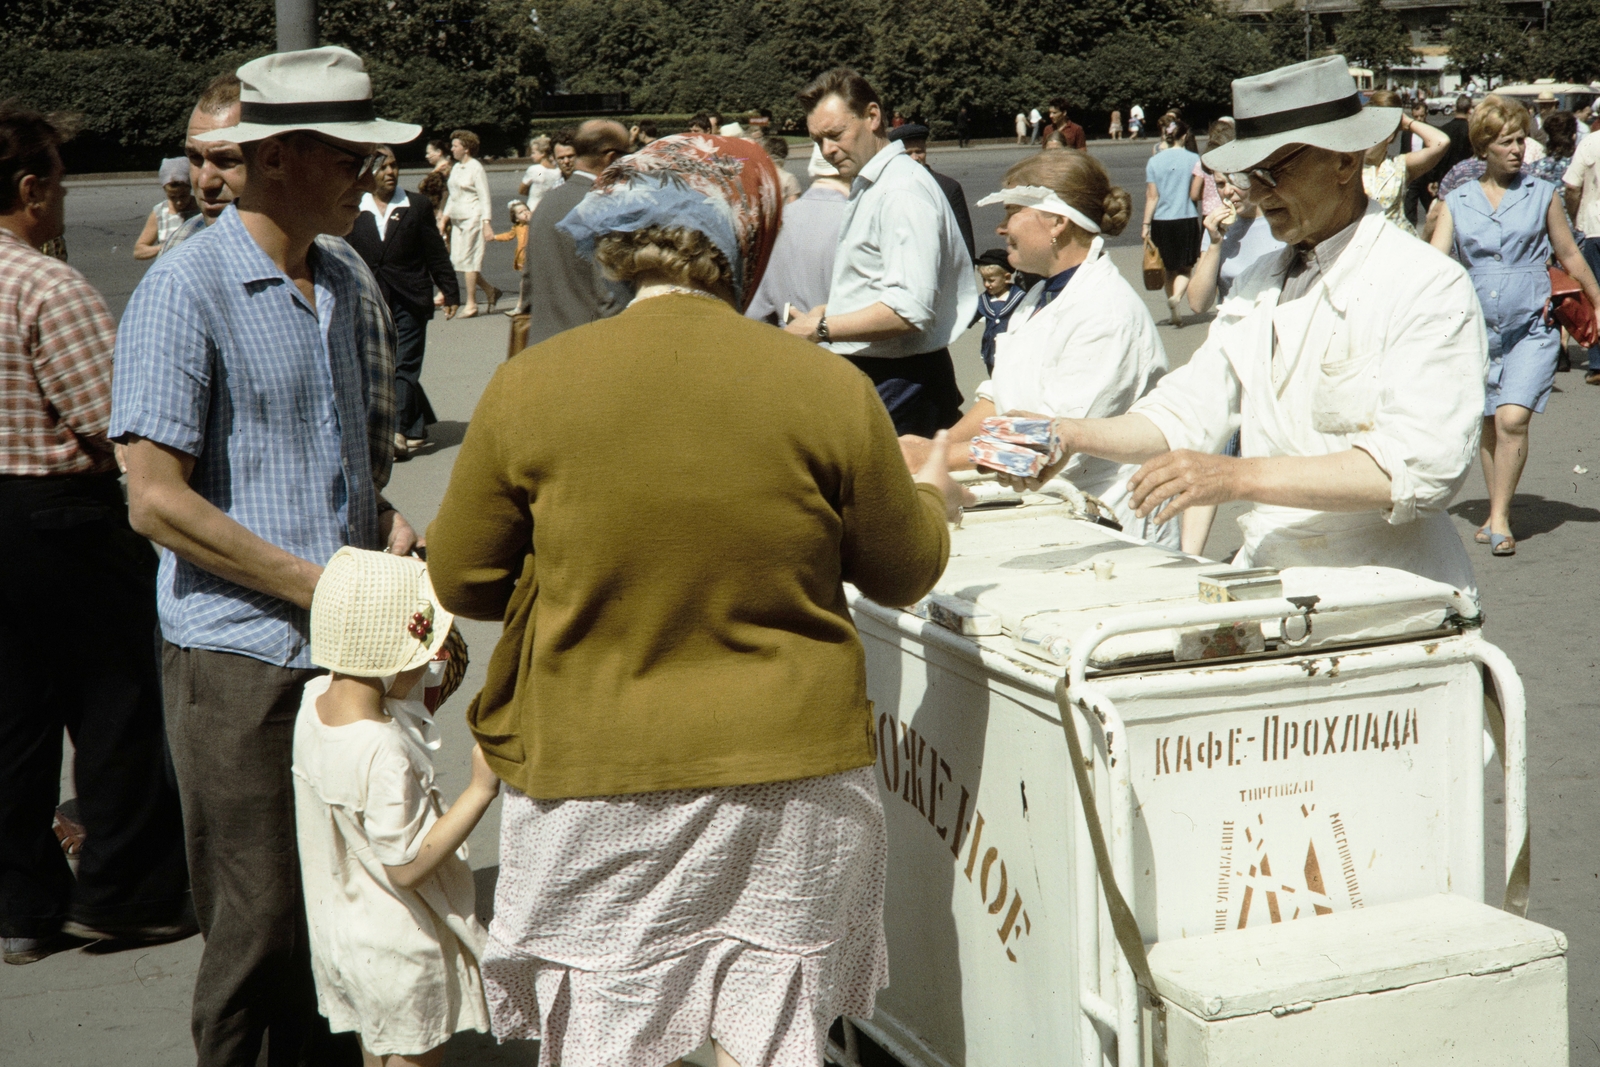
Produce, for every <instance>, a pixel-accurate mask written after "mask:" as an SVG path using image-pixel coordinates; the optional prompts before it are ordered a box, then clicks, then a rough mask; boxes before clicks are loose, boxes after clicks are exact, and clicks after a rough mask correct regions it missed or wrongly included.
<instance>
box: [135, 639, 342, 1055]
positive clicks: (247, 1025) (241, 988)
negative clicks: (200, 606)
mask: <svg viewBox="0 0 1600 1067" xmlns="http://www.w3.org/2000/svg"><path fill="white" fill-rule="evenodd" d="M162 664H163V670H162V681H163V683H164V685H165V687H166V702H167V732H168V734H169V736H170V737H171V739H172V761H173V764H174V765H175V766H176V767H177V770H178V788H179V790H180V791H181V793H182V795H183V823H184V832H185V834H186V835H187V837H188V844H189V867H190V870H191V871H192V872H193V881H194V908H195V916H196V918H198V919H199V920H200V932H201V933H203V934H204V935H205V938H206V947H205V952H204V953H203V954H202V955H201V957H200V972H199V973H198V974H197V975H196V976H195V983H194V1015H193V1020H192V1026H193V1030H194V1043H195V1050H196V1052H197V1053H198V1054H199V1055H198V1061H199V1067H254V1065H256V1064H257V1063H258V1059H257V1057H258V1055H259V1054H260V1050H261V1046H262V1044H263V1043H265V1045H266V1056H265V1058H264V1060H261V1061H259V1062H262V1063H265V1064H267V1065H269V1067H282V1065H288V1064H295V1065H300V1064H308V1065H311V1067H322V1065H323V1064H334V1063H357V1062H360V1057H359V1053H356V1052H355V1050H354V1049H346V1048H343V1047H342V1046H343V1045H345V1044H348V1041H347V1040H346V1041H343V1042H340V1040H339V1039H330V1038H329V1035H328V1023H327V1020H326V1019H324V1018H323V1017H322V1016H321V1015H320V1014H319V1013H318V1011H317V997H316V986H315V984H314V983H313V980H312V977H311V948H310V941H309V939H308V936H307V933H306V909H305V900H304V897H303V895H302V893H301V888H300V854H299V850H298V849H297V848H296V845H295V829H294V786H293V781H292V778H291V776H290V771H289V768H290V762H291V759H292V755H293V746H294V720H295V716H296V714H297V713H298V711H299V709H300V698H301V693H302V690H303V689H304V688H305V684H306V682H307V681H309V680H310V679H312V678H314V677H316V676H317V674H318V673H319V672H317V671H315V670H294V669H290V668H287V667H279V666H276V665H274V664H270V663H263V662H262V661H260V660H256V659H251V658H250V657H249V656H241V655H235V654H233V653H229V652H211V651H206V650H203V649H188V648H179V647H178V646H176V645H174V644H171V643H170V642H169V643H167V644H166V645H165V646H164V649H163V658H162ZM336 1050H337V1051H336ZM351 1057H353V1058H351Z"/></svg>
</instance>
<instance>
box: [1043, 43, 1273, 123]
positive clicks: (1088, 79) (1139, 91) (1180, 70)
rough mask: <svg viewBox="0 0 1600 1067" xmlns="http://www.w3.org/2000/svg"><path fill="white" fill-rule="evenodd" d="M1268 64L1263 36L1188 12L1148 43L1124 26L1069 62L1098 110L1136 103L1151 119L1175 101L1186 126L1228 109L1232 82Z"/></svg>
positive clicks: (1074, 76) (1073, 79)
mask: <svg viewBox="0 0 1600 1067" xmlns="http://www.w3.org/2000/svg"><path fill="white" fill-rule="evenodd" d="M1273 65H1274V63H1273V60H1272V56H1271V52H1270V50H1269V48H1268V46H1267V41H1266V38H1265V37H1264V36H1263V35H1262V34H1260V33H1258V32H1257V31H1256V30H1255V29H1253V28H1252V27H1250V26H1247V25H1246V24H1244V23H1242V22H1235V21H1233V20H1230V19H1223V18H1217V17H1211V18H1190V19H1187V20H1185V21H1183V22H1181V23H1179V24H1177V25H1176V26H1173V27H1169V29H1168V32H1167V33H1166V34H1164V35H1163V40H1162V41H1161V42H1160V43H1158V44H1156V45H1154V46H1152V44H1151V42H1150V41H1149V40H1148V39H1146V38H1145V37H1144V36H1142V35H1140V34H1137V33H1134V32H1131V31H1127V30H1124V31H1122V32H1121V33H1117V34H1113V35H1112V36H1111V37H1109V38H1108V39H1107V40H1105V41H1104V42H1102V43H1101V44H1100V45H1098V46H1097V47H1095V48H1094V49H1093V50H1092V51H1090V52H1089V53H1088V54H1087V55H1085V56H1083V57H1081V58H1080V59H1077V60H1074V61H1073V64H1072V67H1071V78H1070V80H1071V82H1072V83H1073V84H1074V85H1076V86H1078V87H1079V91H1080V93H1081V94H1082V95H1083V97H1084V99H1085V102H1086V103H1087V104H1088V105H1089V106H1090V107H1092V108H1095V109H1097V110H1099V111H1110V110H1111V109H1112V108H1118V109H1121V110H1122V111H1124V112H1126V111H1127V109H1128V106H1129V105H1131V104H1142V105H1143V106H1144V109H1145V112H1146V114H1147V115H1150V116H1151V117H1152V118H1153V117H1154V116H1155V115H1158V114H1160V113H1161V112H1162V111H1164V110H1166V109H1167V108H1169V107H1179V108H1182V109H1183V110H1184V114H1185V115H1186V117H1187V118H1188V119H1189V121H1190V122H1191V123H1192V124H1197V125H1198V124H1201V123H1203V122H1204V121H1205V120H1206V119H1208V118H1209V117H1211V116H1214V115H1218V114H1222V113H1224V112H1227V111H1231V110H1232V96H1233V89H1232V82H1233V79H1235V78H1240V77H1244V76H1245V75H1247V74H1257V73H1260V72H1261V71H1263V70H1269V69H1271V68H1272V66H1273Z"/></svg>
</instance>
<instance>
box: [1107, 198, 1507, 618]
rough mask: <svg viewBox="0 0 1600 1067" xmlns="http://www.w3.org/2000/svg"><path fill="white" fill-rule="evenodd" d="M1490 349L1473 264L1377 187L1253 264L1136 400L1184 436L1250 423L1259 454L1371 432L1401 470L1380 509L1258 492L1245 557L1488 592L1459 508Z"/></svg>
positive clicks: (1331, 449)
mask: <svg viewBox="0 0 1600 1067" xmlns="http://www.w3.org/2000/svg"><path fill="white" fill-rule="evenodd" d="M1297 260H1298V262H1297ZM1291 267H1293V268H1294V271H1293V274H1292V276H1291V274H1290V269H1291ZM1488 358H1489V356H1488V343H1487V337H1486V335H1485V333H1484V325H1483V311H1482V310H1481V309H1480V308H1479V306H1478V300H1477V295H1476V293H1475V292H1474V290H1473V287H1472V280H1471V279H1470V278H1469V277H1468V276H1467V272H1466V271H1464V270H1462V269H1461V267H1460V265H1459V264H1457V263H1456V262H1455V261H1454V260H1452V259H1450V258H1449V257H1448V256H1445V255H1443V254H1442V253H1440V252H1438V251H1437V250H1435V249H1434V248H1432V247H1431V246H1429V245H1428V244H1426V243H1425V242H1422V241H1419V240H1417V239H1416V238H1415V237H1413V236H1412V235H1410V234H1408V233H1406V232H1404V231H1403V230H1401V229H1400V228H1399V227H1397V226H1395V225H1394V224H1393V223H1391V222H1388V221H1386V220H1385V219H1384V218H1383V215H1382V208H1381V207H1380V206H1379V205H1377V204H1376V203H1372V202H1369V203H1368V206H1367V214H1366V215H1365V216H1364V217H1363V218H1362V219H1361V220H1360V222H1358V223H1357V224H1355V225H1354V226H1351V227H1350V228H1349V229H1348V230H1347V231H1345V232H1341V233H1339V234H1337V235H1335V236H1334V237H1331V238H1329V239H1328V240H1327V241H1324V242H1323V243H1322V244H1320V245H1318V246H1317V247H1316V248H1315V249H1313V250H1311V252H1310V253H1309V254H1302V253H1300V252H1297V251H1295V250H1294V249H1285V250H1284V251H1283V252H1281V253H1279V254H1277V255H1272V256H1263V257H1262V258H1261V259H1260V260H1258V261H1257V262H1256V263H1255V265H1254V266H1252V267H1251V268H1250V269H1249V270H1247V271H1245V273H1244V274H1243V275H1242V276H1241V277H1240V279H1239V282H1238V284H1237V285H1236V286H1235V287H1234V290H1233V292H1232V293H1231V294H1230V295H1229V297H1228V298H1227V299H1226V300H1224V301H1223V302H1222V304H1221V305H1220V306H1219V307H1218V308H1217V317H1216V321H1215V322H1214V323H1213V324H1212V326H1211V331H1210V333H1209V334H1208V335H1207V337H1206V340H1205V343H1204V344H1203V345H1201V347H1200V349H1199V350H1198V351H1196V352H1195V354H1194V357H1193V358H1192V359H1191V360H1190V361H1189V363H1188V364H1187V365H1186V366H1184V367H1181V368H1180V369H1178V370H1176V371H1173V372H1172V373H1171V374H1169V375H1167V376H1166V377H1165V378H1164V379H1162V381H1161V384H1160V385H1158V386H1157V387H1156V388H1155V389H1154V390H1153V391H1151V393H1150V394H1149V395H1148V396H1146V397H1144V398H1143V399H1142V400H1139V401H1138V402H1136V403H1135V404H1134V405H1133V407H1132V408H1131V409H1130V410H1131V411H1133V412H1137V413H1138V414H1141V415H1143V416H1145V417H1146V418H1148V419H1149V420H1150V421H1151V422H1153V423H1154V424H1155V425H1156V427H1157V428H1158V429H1160V430H1161V432H1162V433H1163V434H1164V435H1165V436H1166V439H1167V444H1168V446H1169V447H1171V448H1174V449H1179V448H1188V449H1194V450H1197V451H1200V452H1220V451H1222V447H1223V445H1224V444H1225V443H1226V442H1227V440H1228V438H1229V436H1230V435H1231V434H1232V433H1233V431H1234V429H1235V428H1238V429H1240V431H1241V433H1240V451H1241V453H1242V455H1244V456H1245V457H1246V458H1254V457H1260V456H1321V455H1330V454H1333V453H1337V452H1343V451H1346V450H1348V449H1350V448H1359V449H1361V450H1362V451H1363V452H1366V453H1367V454H1368V455H1370V456H1371V457H1372V458H1373V460H1374V462H1376V463H1377V464H1378V466H1379V467H1380V468H1382V470H1383V471H1384V473H1386V474H1387V475H1388V476H1389V482H1390V489H1389V506H1388V507H1387V508H1384V509H1381V510H1374V511H1365V512H1326V511H1308V510H1302V509H1299V508H1285V507H1274V506H1268V505H1264V504H1257V505H1255V508H1254V510H1252V511H1249V512H1247V513H1246V514H1244V515H1243V516H1241V517H1240V519H1239V526H1240V528H1241V529H1242V531H1243V532H1244V546H1243V548H1241V549H1240V551H1239V555H1238V556H1237V557H1235V560H1234V562H1235V564H1236V565H1238V566H1243V567H1250V566H1267V567H1280V568H1281V567H1293V566H1332V567H1354V566H1365V565H1378V566H1387V567H1396V568H1399V569H1401V570H1408V571H1411V572H1412V573H1414V574H1420V575H1422V576H1423V577H1425V578H1432V579H1434V580H1436V581H1441V582H1445V583H1447V584H1449V585H1452V586H1454V587H1456V588H1457V589H1462V590H1465V591H1467V592H1468V593H1471V594H1473V595H1476V592H1477V588H1476V582H1475V581H1474V579H1473V575H1472V563H1471V561H1470V560H1469V559H1468V558H1467V554H1466V550H1465V549H1464V548H1463V547H1462V545H1461V539H1460V538H1459V537H1457V536H1456V531H1455V527H1454V525H1453V524H1452V522H1451V519H1450V516H1449V514H1448V513H1447V512H1446V511H1445V508H1446V507H1447V506H1448V505H1449V504H1450V501H1451V500H1452V499H1453V498H1454V497H1455V495H1456V493H1457V492H1458V491H1459V490H1460V489H1461V486H1462V484H1463V483H1464V482H1465V481H1466V478H1467V474H1468V472H1469V471H1470V469H1471V467H1472V461H1473V459H1474V458H1475V457H1476V455H1477V451H1478V435H1479V431H1480V428H1481V426H1480V424H1481V419H1482V416H1483V395H1484V375H1485V373H1486V371H1487V369H1488Z"/></svg>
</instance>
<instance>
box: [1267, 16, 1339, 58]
mask: <svg viewBox="0 0 1600 1067" xmlns="http://www.w3.org/2000/svg"><path fill="white" fill-rule="evenodd" d="M1306 21H1307V20H1306V12H1305V9H1304V8H1303V7H1301V6H1299V5H1298V4H1296V2H1295V0H1287V2H1285V3H1282V4H1279V5H1278V6H1277V7H1275V8H1273V9H1272V11H1271V13H1270V14H1268V15H1267V20H1266V25H1265V26H1264V27H1263V36H1265V37H1266V39H1267V51H1268V53H1269V54H1270V55H1271V57H1272V65H1273V66H1275V67H1286V66H1288V65H1289V64H1291V63H1302V62H1304V61H1305V60H1307V59H1310V58H1311V57H1312V56H1319V55H1322V54H1323V52H1325V51H1327V48H1328V34H1327V31H1326V30H1325V29H1324V28H1323V26H1322V19H1321V17H1320V16H1318V15H1314V14H1313V15H1312V16H1311V18H1310V23H1311V48H1310V51H1309V52H1308V51H1307V50H1306Z"/></svg>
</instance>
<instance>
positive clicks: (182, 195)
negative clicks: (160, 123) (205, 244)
mask: <svg viewBox="0 0 1600 1067" xmlns="http://www.w3.org/2000/svg"><path fill="white" fill-rule="evenodd" d="M157 176H158V177H159V178H160V179H161V191H162V192H164V193H166V194H167V196H166V199H165V200H163V201H161V203H159V204H157V205H156V206H155V207H153V208H151V209H150V217H149V218H147V219H145V220H144V231H143V232H142V233H140V234H139V239H138V240H137V241H135V242H134V244H133V258H134V259H155V258H156V257H157V256H159V255H160V254H161V249H162V247H163V246H164V245H165V244H166V243H167V238H168V237H171V236H172V235H173V233H175V232H176V231H177V230H178V228H179V227H180V226H182V225H183V224H184V223H185V222H188V221H189V220H190V219H192V218H194V217H195V216H196V215H198V214H200V205H199V204H197V203H195V200H194V188H193V187H192V186H191V185H190V184H189V160H188V159H186V158H185V157H183V156H173V157H172V158H171V159H163V160H162V161H161V170H160V172H159V173H158V175H157Z"/></svg>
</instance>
